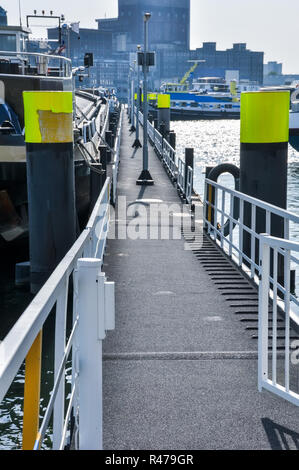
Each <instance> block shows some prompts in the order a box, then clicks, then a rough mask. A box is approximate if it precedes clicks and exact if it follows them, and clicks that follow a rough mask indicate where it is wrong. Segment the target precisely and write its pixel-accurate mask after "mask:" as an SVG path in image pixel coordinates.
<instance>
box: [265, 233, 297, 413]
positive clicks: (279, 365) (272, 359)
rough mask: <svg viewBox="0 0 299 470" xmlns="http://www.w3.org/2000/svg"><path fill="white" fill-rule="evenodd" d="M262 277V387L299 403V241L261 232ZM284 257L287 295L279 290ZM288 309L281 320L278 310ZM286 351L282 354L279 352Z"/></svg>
mask: <svg viewBox="0 0 299 470" xmlns="http://www.w3.org/2000/svg"><path fill="white" fill-rule="evenodd" d="M260 251H261V271H260V273H261V281H260V283H259V355H258V357H259V360H258V383H259V390H260V391H262V389H266V390H268V391H270V392H273V393H275V394H276V395H278V396H280V397H282V398H284V399H286V400H288V401H290V402H291V403H293V404H295V405H297V406H299V385H298V372H297V368H298V349H299V341H298V340H294V342H292V336H291V329H290V326H291V321H292V320H294V313H293V312H292V310H291V303H292V300H293V299H292V297H293V296H292V295H291V263H292V260H293V263H295V262H296V266H298V264H299V259H298V258H297V257H296V255H295V256H294V255H293V254H292V253H296V254H297V255H298V253H299V243H298V242H292V241H289V240H285V239H280V238H275V237H271V236H269V235H261V236H260ZM280 256H281V257H282V258H283V274H284V276H283V277H284V285H285V289H284V295H283V297H282V296H281V295H280V292H279V282H278V279H279V262H280V260H279V258H280ZM280 310H282V311H283V312H284V323H283V324H282V325H281V323H279V324H278V313H279V311H280ZM280 352H282V356H281V354H279V353H280Z"/></svg>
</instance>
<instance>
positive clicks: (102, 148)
mask: <svg viewBox="0 0 299 470" xmlns="http://www.w3.org/2000/svg"><path fill="white" fill-rule="evenodd" d="M99 152H100V163H101V165H102V171H103V174H102V187H103V186H104V184H105V181H106V178H107V147H106V145H99ZM101 189H102V188H101Z"/></svg>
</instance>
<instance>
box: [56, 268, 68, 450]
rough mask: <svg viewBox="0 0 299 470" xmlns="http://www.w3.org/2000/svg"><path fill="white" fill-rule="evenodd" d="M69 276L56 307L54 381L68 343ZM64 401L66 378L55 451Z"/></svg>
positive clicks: (59, 402) (58, 401) (58, 399)
mask: <svg viewBox="0 0 299 470" xmlns="http://www.w3.org/2000/svg"><path fill="white" fill-rule="evenodd" d="M68 285H69V278H68V276H67V277H66V278H65V279H64V282H63V286H62V289H61V293H60V296H59V298H58V299H57V306H56V324H55V371H54V379H56V378H57V375H58V371H59V368H60V364H61V362H62V360H63V356H64V350H65V341H66V317H67V301H68ZM64 401H65V378H64V376H63V378H62V380H61V384H60V387H59V390H58V392H57V397H56V400H55V405H54V417H53V450H58V449H59V446H60V442H61V436H62V432H63V426H64Z"/></svg>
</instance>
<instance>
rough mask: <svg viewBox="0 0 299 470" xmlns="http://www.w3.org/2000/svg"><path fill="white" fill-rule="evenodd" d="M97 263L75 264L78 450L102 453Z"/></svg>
mask: <svg viewBox="0 0 299 470" xmlns="http://www.w3.org/2000/svg"><path fill="white" fill-rule="evenodd" d="M101 265H102V262H101V260H99V259H80V260H78V313H79V449H80V450H102V447H103V432H102V420H103V412H102V407H103V405H102V340H103V339H104V335H103V332H104V330H103V328H102V325H101V321H100V319H101V318H102V319H103V323H104V318H105V317H104V314H105V313H104V308H105V298H104V282H105V279H104V276H103V275H101V274H100V271H101Z"/></svg>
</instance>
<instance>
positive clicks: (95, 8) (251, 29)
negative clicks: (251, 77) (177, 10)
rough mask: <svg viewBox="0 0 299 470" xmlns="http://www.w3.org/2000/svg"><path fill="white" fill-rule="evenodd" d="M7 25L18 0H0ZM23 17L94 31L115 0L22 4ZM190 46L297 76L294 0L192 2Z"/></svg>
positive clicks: (298, 17) (27, 0)
mask: <svg viewBox="0 0 299 470" xmlns="http://www.w3.org/2000/svg"><path fill="white" fill-rule="evenodd" d="M0 5H1V6H3V8H5V9H6V10H7V11H8V20H9V23H11V24H18V23H19V0H0ZM21 5H22V17H23V22H24V23H25V16H26V14H32V13H33V10H34V9H37V10H39V12H41V8H43V9H45V10H47V11H49V10H50V9H51V10H53V11H54V14H56V15H59V14H61V13H64V15H65V16H66V20H67V21H70V22H72V21H80V25H81V26H82V27H96V23H95V21H94V19H95V18H101V17H105V15H107V17H109V16H116V15H117V0H84V1H82V0H71V1H70V0H43V1H40V0H21ZM191 5H192V7H191V8H192V9H191V18H192V19H191V47H192V48H195V47H200V46H201V44H202V42H203V41H216V42H217V48H218V49H226V48H228V47H231V45H232V43H233V42H246V43H247V45H248V47H249V48H250V49H252V50H256V51H264V52H265V61H266V62H267V61H269V60H277V61H278V62H283V65H284V66H283V72H284V73H299V54H298V43H299V41H298V38H299V0H191Z"/></svg>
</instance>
